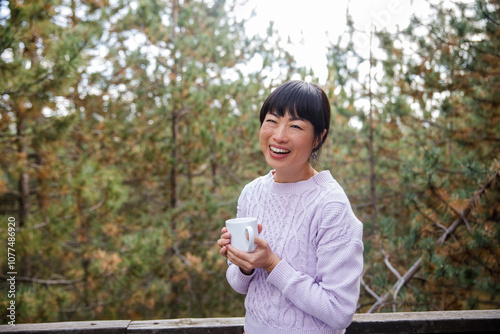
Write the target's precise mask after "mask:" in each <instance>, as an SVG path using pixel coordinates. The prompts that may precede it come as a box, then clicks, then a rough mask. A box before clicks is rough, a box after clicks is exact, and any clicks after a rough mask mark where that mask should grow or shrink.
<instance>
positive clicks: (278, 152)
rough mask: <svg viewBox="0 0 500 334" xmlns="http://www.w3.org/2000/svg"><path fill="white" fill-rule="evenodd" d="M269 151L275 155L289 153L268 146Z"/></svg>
mask: <svg viewBox="0 0 500 334" xmlns="http://www.w3.org/2000/svg"><path fill="white" fill-rule="evenodd" d="M269 149H270V150H271V151H272V152H273V153H276V154H288V153H290V151H288V150H284V149H281V148H277V147H274V146H269Z"/></svg>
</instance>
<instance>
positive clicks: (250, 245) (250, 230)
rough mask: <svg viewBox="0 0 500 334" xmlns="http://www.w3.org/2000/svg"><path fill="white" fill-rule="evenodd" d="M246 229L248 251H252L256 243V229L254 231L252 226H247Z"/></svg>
mask: <svg viewBox="0 0 500 334" xmlns="http://www.w3.org/2000/svg"><path fill="white" fill-rule="evenodd" d="M245 230H246V232H247V233H248V248H247V253H250V252H253V249H254V247H255V243H254V239H255V235H254V231H253V228H252V226H247V227H246V229H245Z"/></svg>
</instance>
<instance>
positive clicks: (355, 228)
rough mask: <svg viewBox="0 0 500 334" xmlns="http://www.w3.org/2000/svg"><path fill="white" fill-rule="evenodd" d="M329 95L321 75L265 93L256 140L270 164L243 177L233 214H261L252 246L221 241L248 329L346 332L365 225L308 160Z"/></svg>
mask: <svg viewBox="0 0 500 334" xmlns="http://www.w3.org/2000/svg"><path fill="white" fill-rule="evenodd" d="M330 113H331V111H330V103H329V101H328V98H327V97H326V94H325V93H324V91H323V90H322V89H321V88H320V87H319V86H317V85H315V84H312V83H307V82H304V81H289V82H286V83H284V84H283V85H281V86H280V87H278V88H277V89H276V90H274V91H273V92H272V93H271V94H270V95H269V97H268V98H267V99H266V101H265V102H264V104H263V106H262V108H261V112H260V121H261V129H260V135H259V141H260V147H261V149H262V153H263V154H264V157H265V159H266V162H267V163H268V165H269V166H270V167H271V168H272V170H271V171H270V172H269V173H268V174H267V175H265V176H262V177H259V178H257V179H255V180H254V181H252V182H251V183H249V184H247V185H246V186H245V188H244V189H243V191H242V192H241V195H240V198H239V199H238V214H237V215H238V217H253V218H257V221H258V222H259V224H258V230H259V236H257V237H255V238H254V242H255V244H256V245H257V248H256V249H255V251H254V252H251V253H247V252H244V251H240V250H238V249H237V248H235V247H233V246H232V245H231V234H230V233H229V232H228V231H227V229H226V228H225V227H224V228H222V230H221V231H222V235H221V237H220V239H219V240H218V241H217V244H218V245H219V247H220V251H219V252H220V254H221V255H223V256H225V257H226V258H227V259H228V265H229V267H228V269H227V273H226V277H227V280H228V282H229V284H230V285H231V287H232V288H233V289H234V290H235V291H237V292H239V293H242V294H247V297H246V299H245V308H246V311H247V313H246V317H245V332H246V333H247V334H253V333H259V334H266V333H278V334H279V333H292V334H293V333H305V332H307V333H339V334H340V333H343V332H344V330H345V328H346V327H347V326H349V324H350V323H351V321H352V317H353V314H354V312H355V310H356V304H357V301H358V298H359V288H360V276H361V273H362V270H363V242H362V235H363V225H362V224H361V222H360V221H359V220H358V219H357V218H356V216H355V215H354V213H353V211H352V209H351V205H350V203H349V200H348V199H347V196H346V195H345V193H344V190H343V189H342V187H341V186H340V185H339V184H338V183H337V181H335V179H334V178H333V177H332V175H331V174H330V172H329V171H322V172H318V171H316V170H315V169H314V167H313V165H311V160H315V159H316V158H314V156H316V155H317V153H318V151H319V149H320V148H321V145H322V144H323V142H324V140H325V138H326V136H327V135H328V130H329V124H330Z"/></svg>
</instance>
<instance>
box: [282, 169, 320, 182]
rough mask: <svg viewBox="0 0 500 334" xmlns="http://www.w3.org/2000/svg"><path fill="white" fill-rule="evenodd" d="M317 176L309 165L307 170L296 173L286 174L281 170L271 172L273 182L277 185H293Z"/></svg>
mask: <svg viewBox="0 0 500 334" xmlns="http://www.w3.org/2000/svg"><path fill="white" fill-rule="evenodd" d="M316 174H318V172H317V171H316V170H315V169H314V168H312V166H311V165H308V167H307V168H304V170H303V171H301V172H299V173H296V172H286V171H282V170H276V169H275V170H274V171H273V179H274V182H277V183H295V182H300V181H306V180H309V179H310V178H311V177H313V176H314V175H316Z"/></svg>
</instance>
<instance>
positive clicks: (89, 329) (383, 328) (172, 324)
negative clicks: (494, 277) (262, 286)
mask: <svg viewBox="0 0 500 334" xmlns="http://www.w3.org/2000/svg"><path fill="white" fill-rule="evenodd" d="M243 323H244V318H214V319H204V318H203V319H173V320H147V321H131V320H117V321H77V322H54V323H37V324H16V325H15V326H11V325H1V326H0V333H54V334H69V333H86V334H94V333H107V334H115V333H116V334H130V333H133V334H146V333H185V334H201V333H210V334H241V333H243ZM346 333H347V334H353V333H500V310H482V311H445V312H408V313H405V312H401V313H376V314H355V315H354V319H353V322H352V324H351V325H350V326H349V328H347V331H346Z"/></svg>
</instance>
